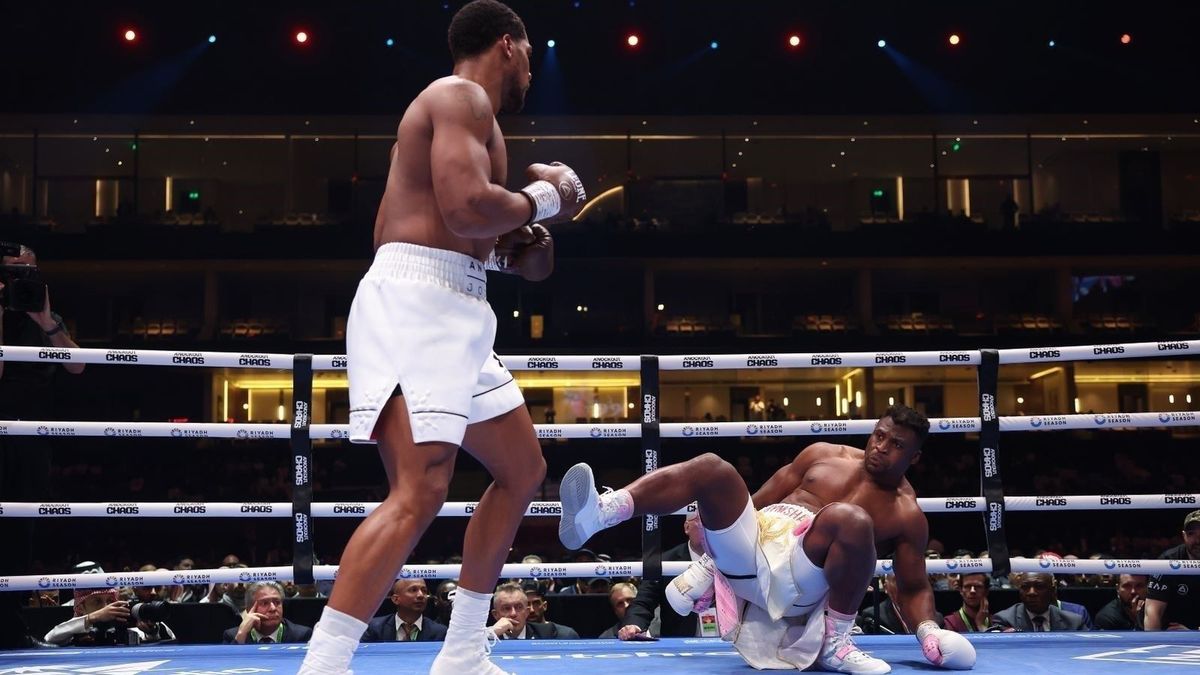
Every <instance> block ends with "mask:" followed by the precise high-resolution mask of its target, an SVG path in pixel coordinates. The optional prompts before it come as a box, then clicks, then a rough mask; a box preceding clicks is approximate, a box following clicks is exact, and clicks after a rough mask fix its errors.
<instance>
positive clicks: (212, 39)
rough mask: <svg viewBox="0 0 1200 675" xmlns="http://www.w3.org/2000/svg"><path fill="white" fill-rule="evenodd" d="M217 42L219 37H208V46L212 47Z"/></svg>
mask: <svg viewBox="0 0 1200 675" xmlns="http://www.w3.org/2000/svg"><path fill="white" fill-rule="evenodd" d="M216 41H217V36H216V35H209V36H208V44H210V45H211V44H213V43H215V42H216Z"/></svg>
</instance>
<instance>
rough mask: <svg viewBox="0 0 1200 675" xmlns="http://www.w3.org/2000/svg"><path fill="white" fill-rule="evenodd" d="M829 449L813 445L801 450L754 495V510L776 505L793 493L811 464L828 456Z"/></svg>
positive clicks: (819, 444)
mask: <svg viewBox="0 0 1200 675" xmlns="http://www.w3.org/2000/svg"><path fill="white" fill-rule="evenodd" d="M831 447H832V446H830V445H829V444H828V443H813V444H812V445H810V446H808V447H807V448H805V449H803V450H801V451H800V454H798V455H796V459H794V460H792V461H791V463H790V464H787V465H786V466H783V467H781V468H780V469H779V470H778V471H776V472H775V475H773V476H771V477H770V478H768V479H767V482H765V483H763V485H762V487H760V488H759V489H758V492H755V493H754V496H753V497H752V500H753V502H754V508H755V509H761V508H763V507H764V506H770V505H771V504H778V503H779V502H781V501H783V498H784V497H787V496H788V495H790V494H792V493H793V492H795V491H796V488H798V487H800V484H801V483H802V482H804V475H805V474H806V473H808V469H809V467H811V466H812V465H813V462H815V461H817V460H818V459H820V458H821V457H822V456H824V455H826V454H828V453H829V450H830V448H831Z"/></svg>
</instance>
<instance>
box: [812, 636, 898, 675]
mask: <svg viewBox="0 0 1200 675" xmlns="http://www.w3.org/2000/svg"><path fill="white" fill-rule="evenodd" d="M817 666H818V667H820V668H821V669H822V670H829V671H833V672H835V673H860V674H864V675H883V673H890V672H892V667H891V666H889V665H888V664H887V662H886V661H883V660H881V659H877V658H875V657H874V656H871V655H870V654H868V653H866V652H864V651H863V650H861V649H859V648H858V645H856V644H854V640H851V639H850V634H849V633H842V634H837V635H826V636H825V643H824V644H823V645H821V655H820V656H818V657H817Z"/></svg>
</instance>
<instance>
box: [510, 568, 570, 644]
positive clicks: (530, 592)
mask: <svg viewBox="0 0 1200 675" xmlns="http://www.w3.org/2000/svg"><path fill="white" fill-rule="evenodd" d="M522 588H523V589H524V590H525V600H526V601H527V602H528V603H529V618H528V619H526V621H527V622H528V623H530V624H541V623H544V624H549V625H550V626H552V628H550V629H549V630H550V631H551V632H553V633H554V634H556V635H560V636H568V635H571V634H573V633H575V629H573V628H571V627H570V626H564V625H563V624H561V623H554V622H553V621H551V620H550V619H548V618H546V610H547V609H549V605H550V603H548V602H546V591H544V590H542V586H541V584H536V583H533V582H531V581H526V582H525V584H524V585H523V586H522Z"/></svg>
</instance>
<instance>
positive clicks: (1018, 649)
mask: <svg viewBox="0 0 1200 675" xmlns="http://www.w3.org/2000/svg"><path fill="white" fill-rule="evenodd" d="M1198 350H1200V340H1192V341H1172V342H1144V343H1129V344H1110V345H1083V346H1071V347H1046V348H1032V349H1005V350H986V349H985V350H955V351H918V352H880V353H874V352H847V353H820V354H737V355H730V354H726V355H679V356H557V357H551V356H507V357H502V358H503V361H504V363H505V365H506V366H507V367H508V368H509V369H510V370H512V371H537V370H544V371H556V372H562V371H594V370H614V369H616V370H625V371H638V372H639V373H640V385H641V387H640V393H639V396H640V410H641V415H639V417H640V422H638V423H632V424H629V423H627V424H590V423H581V424H562V425H557V424H539V425H535V428H536V432H537V435H538V437H539V438H541V439H612V438H626V439H631V440H636V441H638V442H639V443H640V445H641V451H640V452H639V453H638V454H637V455H636V463H637V466H638V467H639V468H640V469H641V470H642V471H643V472H649V471H652V470H654V469H655V468H657V466H658V459H659V450H660V447H661V442H662V439H682V440H680V441H672V442H681V443H682V442H687V439H696V438H714V437H792V436H798V437H808V440H810V441H811V440H813V439H814V437H815V438H820V437H823V436H846V435H860V434H861V435H867V434H869V433H870V432H871V431H872V429H873V428H874V425H875V421H876V420H874V419H869V420H806V421H781V422H704V423H696V422H689V423H662V422H661V421H660V415H659V400H660V391H659V390H660V387H659V376H660V373H661V372H663V371H684V370H693V371H695V370H731V369H787V368H831V367H833V368H872V367H880V366H885V367H895V366H959V367H961V366H970V367H974V368H976V369H977V370H978V382H979V395H978V401H979V416H978V417H946V418H931V419H930V433H932V434H951V433H977V434H979V451H980V462H979V464H980V471H981V490H980V492H981V494H980V495H979V496H977V497H921V498H919V499H918V502H919V504H920V506H921V508H922V509H923V510H924V511H925V512H926V513H928V514H938V513H970V512H976V513H980V514H982V516H983V520H984V525H985V532H986V536H987V545H988V551H989V556H990V557H989V558H979V559H943V560H928V561H926V568H927V570H928V571H929V573H931V574H938V573H962V572H965V571H970V572H988V573H991V572H997V573H1001V574H1003V573H1007V572H1010V571H1012V572H1041V571H1050V572H1054V573H1058V574H1119V573H1125V572H1128V573H1137V574H1152V575H1153V574H1191V573H1195V572H1196V571H1197V570H1200V561H1191V560H1189V561H1168V560H1061V559H1042V558H1039V559H1031V558H1020V557H1016V558H1013V557H1010V556H1009V554H1008V548H1007V541H1006V539H1005V536H1004V528H1005V519H1006V518H1005V516H1006V513H1007V512H1009V511H1091V510H1110V509H1120V510H1125V509H1162V508H1165V509H1181V508H1182V509H1194V508H1196V506H1197V504H1198V503H1200V493H1185V494H1141V495H1076V496H1008V495H1005V494H1004V492H1003V483H1002V481H1001V479H1000V463H999V456H1000V454H999V453H1000V435H1001V433H1002V432H1020V431H1024V432H1045V431H1059V430H1076V429H1101V430H1105V429H1128V428H1149V427H1200V413H1196V412H1146V413H1100V414H1071V415H1035V416H1007V417H1000V416H998V415H997V413H996V400H997V388H998V371H999V366H1000V365H1008V364H1025V363H1061V362H1069V361H1092V360H1111V359H1134V358H1152V357H1164V356H1166V357H1172V358H1177V357H1186V356H1190V355H1191V354H1195V353H1196V352H1197V351H1198ZM0 360H8V361H25V362H42V363H65V362H75V363H87V364H119V365H138V366H176V367H193V368H196V367H202V368H258V369H278V370H290V371H291V372H292V377H293V406H292V415H291V423H289V424H237V423H168V422H163V423H158V422H149V423H147V422H72V421H48V420H35V421H28V420H20V421H16V420H14V421H7V420H0V435H9V436H36V437H63V436H67V437H109V438H113V437H143V438H146V437H154V438H164V439H170V438H191V439H195V438H227V439H242V440H271V439H275V440H289V441H290V445H291V450H292V454H293V467H294V470H293V477H294V490H293V499H292V502H291V503H287V502H275V503H262V502H243V503H237V502H180V503H170V502H168V503H162V502H104V503H100V502H86V503H85V502H68V503H34V502H0V518H6V519H7V518H93V519H98V518H182V519H191V518H288V519H290V520H292V521H293V523H294V529H295V540H294V555H293V562H292V565H291V566H283V567H261V568H248V569H204V570H190V571H166V570H160V571H156V572H133V573H112V574H104V575H87V574H79V575H71V574H59V575H19V576H10V577H0V591H32V590H49V589H72V588H96V587H101V588H103V587H109V588H114V587H132V586H159V585H179V584H190V585H192V584H209V583H237V582H252V581H262V580H273V581H295V582H297V583H312V582H313V581H314V580H333V579H336V578H337V568H336V567H335V566H323V565H315V564H314V558H313V552H312V551H313V541H312V527H311V519H312V518H362V517H364V516H365V515H366V514H367V513H369V512H371V510H373V509H374V508H375V507H377V506H378V503H371V502H328V503H322V502H317V503H314V502H313V501H312V484H311V479H310V474H311V467H312V452H311V451H312V441H313V440H314V439H320V440H339V439H341V440H344V439H348V437H349V430H348V429H349V427H348V425H338V424H310V419H309V418H310V410H311V400H312V383H313V372H314V371H337V370H343V371H344V370H345V368H346V357H345V356H344V355H316V356H313V355H304V354H300V355H287V354H245V353H226V352H172V351H158V350H115V349H114V350H106V349H46V348H37V347H10V346H4V347H3V348H0ZM475 506H476V503H474V502H448V503H446V504H445V505H444V506H443V508H442V509H441V511H440V512H439V514H438V515H439V516H440V517H465V516H469V515H470V514H471V513H473V512H474V509H475ZM694 508H695V507H694V505H692V506H689V507H688V508H686V509H683V510H681V511H680V512H679V513H680V514H685V513H687V512H688V510H690V509H694ZM560 511H561V508H560V506H559V504H558V503H557V502H534V503H533V504H532V505H531V506H530V508H529V509H528V510H527V512H526V516H527V517H532V518H536V517H557V516H558V514H559V512H560ZM641 529H642V539H643V541H642V549H643V557H642V560H640V561H619V562H606V563H563V564H538V565H525V564H509V565H505V566H504V568H503V570H502V572H501V577H503V578H520V577H523V578H529V577H537V578H561V577H579V576H586V577H610V576H611V577H626V576H656V575H659V574H662V575H666V576H668V577H670V576H673V575H675V574H678V573H680V572H682V571H683V569H684V568H685V567H686V564H687V563H679V562H663V561H662V560H661V557H660V554H661V542H660V537H659V522H658V518H657V517H654V516H646V517H644V518H643V519H642V528H641ZM459 569H460V566H458V565H406V566H404V567H403V568H402V569H401V572H400V575H399V576H400V578H429V579H440V578H454V577H457V576H458V572H459ZM890 571H891V563H890V561H886V560H880V561H878V562H877V565H876V573H877V574H887V573H889V572H890ZM966 637H967V638H968V639H970V640H971V642H972V643H973V644H974V645H975V646H976V649H977V650H978V656H979V659H978V663H977V665H976V667H975V671H976V672H980V673H1001V672H1014V671H1016V670H1017V669H1018V668H1019V669H1020V670H1021V671H1023V672H1056V673H1061V672H1064V671H1065V672H1096V673H1099V672H1107V670H1106V669H1111V670H1112V672H1116V669H1120V670H1121V672H1131V669H1132V670H1135V671H1137V672H1142V671H1143V670H1144V672H1163V673H1166V672H1181V669H1183V668H1185V667H1187V666H1192V667H1200V635H1198V634H1197V633H1195V632H1164V633H1111V632H1088V633H1071V634H1067V633H1038V634H1028V633H1022V634H968V635H966ZM856 641H857V642H858V644H859V645H860V646H861V647H863V648H864V649H866V650H868V651H870V652H872V653H873V654H874V655H876V656H878V657H880V658H883V659H884V660H886V661H888V662H889V663H890V664H892V667H893V671H894V672H913V671H926V670H930V669H932V666H930V665H929V664H928V663H927V662H925V660H924V659H923V658H922V656H921V652H920V648H919V646H918V645H917V643H916V640H915V639H914V638H913V637H912V636H861V637H859V638H856ZM437 648H438V645H437V644H435V643H392V644H364V645H361V647H360V649H359V651H358V655H357V656H356V659H355V662H354V670H355V672H359V673H373V672H385V671H386V672H389V673H409V672H411V673H425V672H427V671H428V667H429V664H430V663H431V662H432V660H433V657H434V655H435V654H436V651H437ZM304 649H305V646H304V645H270V646H263V645H251V646H238V645H233V646H190V645H159V646H145V647H139V648H137V650H130V649H120V648H116V649H104V648H99V649H90V650H81V649H75V648H64V649H54V650H25V651H11V652H0V675H4V674H5V673H50V672H55V673H59V672H61V673H79V672H89V673H113V674H116V673H120V674H126V673H128V674H130V675H132V674H134V673H141V672H168V671H169V672H173V673H211V674H216V673H228V674H230V675H232V674H234V673H259V672H295V670H296V669H297V668H298V667H299V664H300V661H301V660H302V658H303V653H304V651H303V650H304ZM492 659H493V660H494V661H496V662H497V663H498V664H499V665H500V666H501V667H503V668H505V669H507V670H516V672H519V673H522V674H524V673H562V672H565V670H566V669H567V668H576V669H580V670H581V671H586V672H589V673H609V672H614V673H615V672H618V669H620V670H621V671H625V670H628V669H629V668H630V667H631V666H632V667H637V668H644V667H652V668H655V669H657V670H658V671H660V672H662V673H674V672H680V673H682V672H689V673H691V672H706V673H725V672H750V669H749V667H748V666H746V665H745V664H744V663H743V662H742V661H741V659H740V658H739V657H738V656H737V655H736V653H735V652H734V651H733V650H732V648H731V647H730V646H729V645H728V644H726V643H723V642H720V641H719V640H713V639H706V640H705V639H663V640H659V641H655V642H627V643H621V642H618V641H615V640H588V641H558V640H556V641H532V642H526V641H505V642H501V643H500V644H499V645H497V647H496V648H495V649H494V651H493V652H492ZM568 664H569V665H568ZM634 664H636V665H634ZM1197 672H1200V671H1197Z"/></svg>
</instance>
